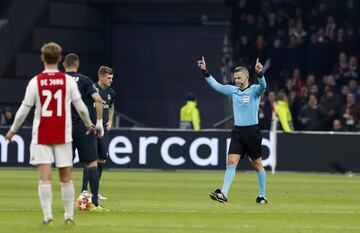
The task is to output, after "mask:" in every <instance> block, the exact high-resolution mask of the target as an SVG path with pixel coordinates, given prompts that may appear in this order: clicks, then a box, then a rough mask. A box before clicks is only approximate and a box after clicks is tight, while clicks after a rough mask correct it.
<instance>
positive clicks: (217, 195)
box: [209, 189, 228, 203]
mask: <svg viewBox="0 0 360 233" xmlns="http://www.w3.org/2000/svg"><path fill="white" fill-rule="evenodd" d="M209 196H210V198H211V199H213V200H214V201H218V202H220V203H226V202H227V201H228V199H227V197H226V196H225V194H223V193H222V192H221V190H220V189H216V190H215V191H214V192H210V193H209Z"/></svg>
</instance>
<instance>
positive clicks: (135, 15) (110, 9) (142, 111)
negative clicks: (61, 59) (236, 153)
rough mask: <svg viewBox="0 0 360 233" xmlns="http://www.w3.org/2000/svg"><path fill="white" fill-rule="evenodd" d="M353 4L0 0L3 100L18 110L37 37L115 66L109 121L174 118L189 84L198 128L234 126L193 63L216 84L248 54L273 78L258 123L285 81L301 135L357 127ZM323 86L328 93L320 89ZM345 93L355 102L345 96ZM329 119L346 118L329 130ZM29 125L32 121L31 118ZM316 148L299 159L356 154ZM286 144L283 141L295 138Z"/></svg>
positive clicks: (150, 122) (161, 124)
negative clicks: (311, 100) (313, 101)
mask: <svg viewBox="0 0 360 233" xmlns="http://www.w3.org/2000/svg"><path fill="white" fill-rule="evenodd" d="M359 5H360V4H359V3H358V2H357V1H351V0H348V1H336V0H323V1H321V0H319V1H295V0H294V1H293V0H272V1H265V0H255V1H246V0H239V1H238V0H233V1H231V0H227V1H220V0H219V1H217V0H211V1H210V0H209V1H203V0H202V1H200V0H199V1H196V0H195V1H186V0H173V1H165V0H164V1H160V0H158V1H156V0H133V1H125V0H112V1H110V0H73V1H67V0H34V1H21V0H14V1H4V0H3V1H0V14H1V16H0V17H1V18H0V50H1V52H0V110H4V109H9V107H10V110H11V111H12V112H15V111H16V109H17V107H18V106H19V104H20V103H21V100H22V98H23V93H24V90H25V87H26V85H27V82H28V80H29V79H30V77H32V76H33V75H34V74H36V73H37V72H39V70H41V69H42V66H41V63H40V59H39V55H38V54H39V49H40V47H41V46H42V44H43V43H44V42H47V41H56V42H58V43H59V44H61V46H62V47H63V49H64V54H66V53H69V52H75V53H77V54H79V55H80V59H81V64H80V72H82V73H84V74H86V75H89V76H90V77H92V78H93V79H94V80H96V72H97V69H98V67H99V66H100V65H108V66H111V67H113V68H114V69H115V79H114V82H113V87H114V89H115V90H116V91H117V96H116V102H115V109H116V110H117V113H116V117H115V119H116V121H115V125H114V126H115V127H134V126H135V127H139V126H140V127H148V128H159V129H161V128H177V127H178V122H179V108H180V106H181V105H182V104H183V103H184V101H185V94H186V93H187V92H188V91H192V92H195V93H196V94H197V95H198V106H199V109H200V113H201V121H202V128H215V126H214V125H218V126H217V128H229V127H231V119H230V120H229V121H224V123H223V124H216V123H218V122H221V121H222V120H223V119H227V118H229V116H231V103H230V100H229V99H228V98H226V97H223V96H221V95H219V94H218V93H215V92H214V91H213V90H211V89H210V88H209V87H208V86H207V85H206V83H205V82H204V80H203V79H202V77H201V75H200V74H199V71H198V69H197V67H196V65H195V61H196V60H197V59H198V58H199V57H200V56H202V55H204V56H205V57H206V59H207V61H208V67H209V68H210V69H211V72H212V73H213V74H214V76H215V77H216V78H217V79H218V80H219V81H222V82H223V83H231V82H232V81H231V70H232V68H234V67H235V66H237V65H240V64H241V65H245V66H248V67H249V69H250V70H252V69H253V62H254V61H255V58H256V57H260V59H261V61H262V62H263V63H264V64H265V66H266V77H267V82H268V86H269V87H268V91H267V93H266V94H265V95H264V98H263V101H262V104H261V111H260V112H261V114H260V115H261V116H260V124H261V126H262V128H263V129H269V125H270V124H269V122H270V119H269V117H268V116H269V114H268V112H267V111H269V108H267V106H268V102H269V100H268V98H267V96H268V93H269V92H270V91H274V92H275V93H278V91H279V90H284V91H285V93H286V94H287V95H288V97H289V99H290V107H291V111H292V113H293V121H294V125H295V129H296V130H298V131H299V130H300V131H299V134H300V135H301V130H312V131H329V130H330V131H332V132H333V131H353V134H351V135H357V133H356V132H357V131H358V130H359V129H360V122H359V119H360V111H359V109H360V107H359V99H360V94H359V90H360V88H358V82H359V78H360V77H359V68H358V65H357V62H358V59H359V54H360V52H359V48H360V43H359ZM24 19H26V20H24ZM342 53H344V54H345V57H344V56H343V57H341V56H340V54H342ZM309 76H312V78H314V79H313V80H311V79H312V78H311V77H310V78H309ZM330 76H331V77H330ZM329 77H330V78H329ZM324 80H325V81H324ZM328 80H330V81H328ZM331 80H332V81H331ZM343 89H347V90H343ZM328 92H332V93H333V94H334V96H335V97H334V98H328V97H327V96H328ZM310 94H313V95H315V96H316V98H317V99H318V102H319V108H318V109H322V110H323V111H322V113H323V112H325V114H323V115H321V113H320V112H318V111H314V113H313V115H311V116H313V118H311V119H312V120H313V121H314V125H315V126H314V127H312V128H306V127H304V126H302V125H301V123H300V121H299V120H298V116H299V113H300V112H301V111H302V109H303V108H305V107H306V106H307V100H308V97H309V95H310ZM349 94H352V95H353V97H354V99H355V103H353V104H349V103H348V102H347V95H349ZM213 106H216V108H214V107H213ZM346 113H347V115H351V119H350V120H351V121H350V120H349V119H348V118H346V117H345V115H346ZM349 113H351V114H349ZM1 117H2V118H1V122H2V123H4V116H3V115H2V116H1ZM334 119H339V120H340V121H341V122H342V123H343V127H342V128H340V129H336V130H335V129H333V128H332V123H333V121H334ZM349 122H352V123H351V124H350V125H347V124H348V123H349ZM25 125H28V126H30V125H31V116H30V117H29V118H28V120H27V122H26V123H25ZM336 133H337V132H336ZM336 133H335V134H336ZM319 134H320V135H321V133H315V134H314V135H319ZM304 135H305V136H304V137H305V138H308V136H306V135H307V134H304ZM284 137H289V138H291V136H288V135H284ZM329 137H330V136H329ZM340 138H341V140H340V139H339V141H335V142H338V144H336V146H337V148H341V145H344V143H352V142H354V143H355V141H356V139H355V138H356V137H340ZM325 141H326V140H325ZM286 145H288V144H285V147H286ZM352 145H355V144H351V145H350V148H352ZM297 146H298V147H299V148H300V149H301V148H304V147H303V145H297ZM307 146H310V145H307ZM3 147H4V146H3ZM316 147H317V148H320V149H319V150H318V151H316V150H313V151H310V153H309V152H307V151H302V150H300V152H299V153H300V154H305V155H306V156H303V158H304V159H307V158H314V156H318V155H317V154H319V153H321V154H322V156H329V157H331V158H336V157H339V156H341V157H342V159H344V156H346V157H345V160H346V161H356V160H354V159H356V158H357V157H356V156H355V154H356V153H355V152H354V151H352V150H348V151H346V152H344V153H341V152H342V151H340V153H341V154H339V151H338V150H330V151H327V150H325V149H326V145H325V143H323V142H321V140H320V141H319V142H318V143H316ZM354 148H355V147H354ZM286 149H287V150H286V151H291V150H290V149H291V147H286ZM322 149H323V150H322ZM279 151H280V150H279ZM293 157H295V156H293ZM320 158H321V157H320ZM320 158H319V159H320ZM320 160H321V159H320ZM331 161H333V160H331ZM326 164H327V167H328V168H329V171H343V170H344V169H338V168H339V167H338V166H335V167H334V166H331V165H329V164H330V163H329V161H327V162H326ZM332 164H335V165H339V164H338V163H337V162H336V161H335V163H332ZM354 164H358V163H350V165H353V166H350V167H351V170H353V171H357V170H358V169H357V166H355V165H354ZM341 165H342V164H340V167H341ZM347 167H349V166H347ZM285 170H288V169H286V168H285ZM290 170H292V169H290ZM295 170H301V169H295ZM304 170H308V169H304ZM315 170H316V169H315ZM324 170H326V169H324ZM345 170H347V169H345Z"/></svg>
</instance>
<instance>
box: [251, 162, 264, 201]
mask: <svg viewBox="0 0 360 233" xmlns="http://www.w3.org/2000/svg"><path fill="white" fill-rule="evenodd" d="M252 165H253V167H254V168H255V170H256V174H257V177H258V182H259V197H266V195H265V189H266V173H265V169H264V167H263V164H262V158H261V157H260V158H257V159H254V160H252Z"/></svg>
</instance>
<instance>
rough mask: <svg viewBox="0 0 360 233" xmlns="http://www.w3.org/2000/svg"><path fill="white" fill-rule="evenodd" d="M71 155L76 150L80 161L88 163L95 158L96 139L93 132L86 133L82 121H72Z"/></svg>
mask: <svg viewBox="0 0 360 233" xmlns="http://www.w3.org/2000/svg"><path fill="white" fill-rule="evenodd" d="M72 127H73V130H72V137H73V152H74V153H73V155H74V156H75V149H77V150H78V154H79V159H80V162H82V163H85V164H89V163H91V162H93V161H96V160H97V141H96V135H95V134H88V135H86V134H85V133H86V127H85V125H84V123H83V122H82V121H79V122H73V126H72Z"/></svg>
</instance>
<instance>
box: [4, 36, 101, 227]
mask: <svg viewBox="0 0 360 233" xmlns="http://www.w3.org/2000/svg"><path fill="white" fill-rule="evenodd" d="M61 51H62V49H61V47H60V46H59V45H58V44H56V43H53V42H50V43H47V44H44V45H43V46H42V48H41V61H42V62H43V64H44V68H45V69H44V71H43V72H42V73H40V74H38V75H36V76H35V77H33V78H32V79H31V80H30V82H29V84H28V86H27V88H26V93H25V97H24V100H23V102H22V104H21V106H20V108H19V110H18V111H17V113H16V115H15V120H14V123H13V124H12V126H11V128H10V130H9V131H8V132H7V134H6V139H8V140H9V141H11V139H12V137H13V136H14V134H15V133H16V132H17V131H18V130H19V128H20V127H21V125H22V123H23V122H24V120H25V118H26V116H27V115H28V114H29V111H30V109H31V108H32V107H33V106H35V113H34V121H33V128H32V141H31V144H32V149H31V155H30V163H31V164H33V165H37V166H38V170H39V184H38V193H39V198H40V203H41V208H42V211H43V214H44V221H43V223H44V224H46V225H53V215H52V197H53V194H52V189H51V165H52V163H53V162H54V161H55V165H56V167H57V168H58V170H59V178H60V181H61V195H62V200H63V204H64V208H65V214H64V217H65V224H66V225H70V226H71V225H74V185H73V182H72V180H71V170H72V166H73V156H72V145H71V141H72V137H71V131H72V123H71V116H70V113H71V103H73V105H74V107H75V108H76V110H77V111H78V113H79V116H80V118H81V120H82V121H83V122H84V123H85V127H86V132H85V131H84V132H83V133H84V134H85V133H88V134H90V133H91V132H95V128H94V126H93V124H92V123H91V120H90V117H89V112H88V110H87V108H86V106H85V104H84V102H83V101H82V100H81V95H80V93H79V90H78V88H77V86H76V82H75V81H74V80H73V79H72V78H71V77H69V76H68V75H66V74H64V73H61V72H59V70H58V64H59V62H60V60H61Z"/></svg>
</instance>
